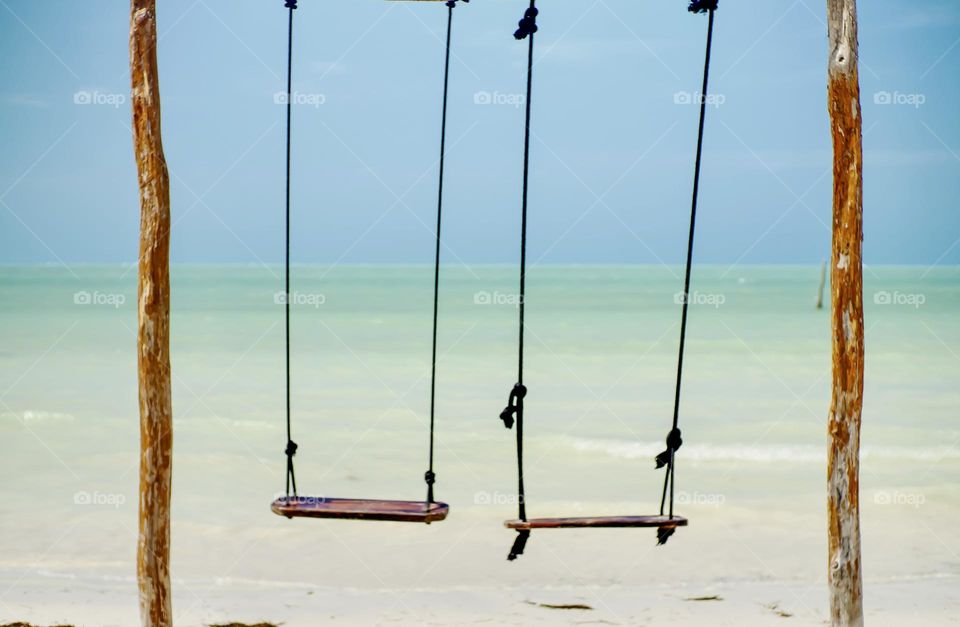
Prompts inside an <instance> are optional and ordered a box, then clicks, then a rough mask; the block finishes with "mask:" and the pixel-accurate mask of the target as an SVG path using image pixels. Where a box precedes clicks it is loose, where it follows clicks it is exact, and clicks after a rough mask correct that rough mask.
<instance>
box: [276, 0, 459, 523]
mask: <svg viewBox="0 0 960 627" xmlns="http://www.w3.org/2000/svg"><path fill="white" fill-rule="evenodd" d="M434 1H442V0H434ZM461 1H462V2H468V1H469V0H446V6H447V43H446V57H445V65H444V77H443V109H442V115H441V122H440V127H441V132H440V160H439V163H440V177H439V192H438V200H437V230H436V238H435V246H436V249H435V263H434V281H433V348H432V358H431V373H430V377H431V378H430V454H429V469H428V470H427V471H426V473H424V480H425V481H426V483H427V497H426V499H425V500H423V501H399V500H386V499H349V498H328V497H314V496H300V495H298V494H297V481H296V476H295V475H294V471H293V458H294V456H295V455H296V453H297V444H296V442H294V441H293V439H292V437H291V424H290V423H291V420H290V418H291V411H290V297H289V296H290V147H291V133H290V129H291V117H292V115H291V113H292V111H291V104H292V102H291V95H292V86H293V70H292V68H293V12H294V10H295V9H296V8H297V0H285V2H284V6H285V7H286V8H287V9H288V18H287V25H288V33H287V145H286V149H287V151H286V157H287V169H286V248H285V251H286V275H285V280H284V285H285V294H286V296H287V298H286V302H285V321H286V403H287V412H286V413H287V446H286V450H285V454H286V457H287V480H286V495H285V496H282V497H280V498H278V499H275V500H274V501H273V503H271V505H270V509H271V511H273V513H275V514H277V515H279V516H284V517H286V518H327V519H339V520H377V521H393V522H414V523H425V524H430V523H432V522H438V521H441V520H444V519H446V517H447V513H448V512H449V511H450V506H449V505H447V504H446V503H440V502H437V501H436V500H435V499H434V495H433V485H434V483H435V482H436V474H435V473H434V471H433V448H434V447H433V443H434V415H435V406H436V402H435V401H436V382H437V321H438V316H437V313H438V302H439V289H440V242H441V240H440V226H441V218H442V215H443V214H442V208H443V173H444V170H443V166H444V157H445V152H446V127H447V92H448V87H449V77H450V35H451V32H452V26H453V9H454V7H456V5H457V2H461Z"/></svg>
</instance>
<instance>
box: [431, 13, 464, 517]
mask: <svg viewBox="0 0 960 627" xmlns="http://www.w3.org/2000/svg"><path fill="white" fill-rule="evenodd" d="M463 1H464V2H469V0H463ZM456 6H457V0H448V1H447V46H446V53H445V57H444V63H443V111H442V113H441V116H440V182H439V185H438V190H437V232H436V236H437V237H436V240H437V241H436V254H435V257H434V264H433V349H432V354H431V358H430V463H429V468H428V470H427V472H426V473H424V475H423V479H424V481H426V482H427V503H433V502H434V500H433V484H434V483H436V481H437V475H436V473H435V472H433V440H434V423H435V421H434V416H435V413H436V399H437V321H438V312H439V306H440V241H441V240H440V226H441V224H442V218H443V166H444V159H445V157H446V146H447V92H448V88H449V86H450V38H451V34H452V33H453V9H454V7H456Z"/></svg>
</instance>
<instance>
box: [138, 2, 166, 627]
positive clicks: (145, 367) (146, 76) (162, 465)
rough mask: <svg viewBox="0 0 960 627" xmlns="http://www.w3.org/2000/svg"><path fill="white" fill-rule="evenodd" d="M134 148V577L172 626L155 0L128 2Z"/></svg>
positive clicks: (161, 626) (147, 608)
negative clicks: (137, 409) (137, 226)
mask: <svg viewBox="0 0 960 627" xmlns="http://www.w3.org/2000/svg"><path fill="white" fill-rule="evenodd" d="M130 76H131V88H132V90H131V105H132V108H133V146H134V154H135V157H136V161H137V174H138V182H139V187H140V268H139V275H138V285H137V375H138V382H139V399H140V534H139V538H138V541H137V583H138V585H139V590H140V621H141V624H142V625H143V627H171V626H172V625H173V604H172V600H171V595H170V485H171V473H172V470H173V459H172V448H173V446H172V445H173V409H172V403H171V391H170V259H169V256H170V255H169V251H170V180H169V175H168V173H167V163H166V160H165V159H164V156H163V144H162V142H161V141H160V85H159V78H158V74H157V15H156V0H131V2H130Z"/></svg>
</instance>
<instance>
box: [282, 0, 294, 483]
mask: <svg viewBox="0 0 960 627" xmlns="http://www.w3.org/2000/svg"><path fill="white" fill-rule="evenodd" d="M283 6H284V7H286V8H287V9H288V16H287V171H286V179H287V180H286V185H287V187H286V212H285V220H284V228H285V236H286V241H285V244H284V275H283V281H284V295H285V298H284V299H283V303H284V305H283V306H284V334H285V347H286V354H285V359H286V375H285V378H286V393H287V446H286V448H285V449H284V454H285V455H286V456H287V487H286V493H287V498H288V499H289V498H290V494H291V488H292V489H293V495H294V496H296V495H297V477H296V475H295V474H294V472H293V457H294V456H295V455H296V454H297V443H296V442H294V441H293V436H292V434H291V426H290V145H291V135H290V129H291V126H292V122H293V119H292V118H293V107H292V105H293V95H292V93H293V12H294V10H295V9H296V8H297V0H285V2H284V5H283Z"/></svg>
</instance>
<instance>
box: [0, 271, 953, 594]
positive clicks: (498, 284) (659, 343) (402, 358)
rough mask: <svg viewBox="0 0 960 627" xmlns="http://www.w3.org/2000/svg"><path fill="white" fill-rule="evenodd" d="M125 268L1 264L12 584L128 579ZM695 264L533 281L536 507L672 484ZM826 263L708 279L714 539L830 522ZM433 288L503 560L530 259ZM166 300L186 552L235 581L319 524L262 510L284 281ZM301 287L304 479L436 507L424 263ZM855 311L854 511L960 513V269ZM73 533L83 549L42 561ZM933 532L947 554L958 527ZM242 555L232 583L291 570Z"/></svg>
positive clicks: (700, 419) (612, 498) (705, 334)
mask: <svg viewBox="0 0 960 627" xmlns="http://www.w3.org/2000/svg"><path fill="white" fill-rule="evenodd" d="M135 272H136V271H135V268H134V269H132V270H131V269H127V268H122V267H84V266H80V267H74V268H73V269H72V270H71V271H68V270H66V269H62V268H54V267H6V268H2V269H0V302H2V310H0V395H2V396H0V401H2V404H0V414H2V421H0V437H2V441H3V454H2V455H0V472H2V476H3V477H4V478H5V480H4V481H3V482H2V484H0V503H2V504H3V505H2V506H0V507H2V509H0V523H2V524H3V525H4V528H5V529H9V530H11V532H10V533H6V534H4V535H3V537H2V539H0V555H2V556H3V557H2V562H0V567H2V568H3V569H13V570H11V571H9V572H13V573H15V572H18V571H17V570H16V569H18V568H21V567H23V565H24V564H35V563H36V562H37V560H38V559H39V558H40V556H44V560H52V563H50V564H48V569H49V570H51V571H55V572H81V571H82V572H88V571H95V572H98V573H106V574H117V575H118V576H119V575H122V574H129V572H130V570H129V568H130V566H129V560H130V555H131V550H132V549H131V539H132V538H133V536H134V534H135V530H136V494H137V488H136V477H137V466H136V464H137V450H138V448H137V447H138V424H137V420H138V417H137V402H136V361H135V329H136V308H135V300H136V296H135V289H136V284H135ZM681 273H682V269H681V268H664V267H593V266H591V267H538V268H535V269H533V270H532V271H531V272H530V275H529V292H528V296H527V316H528V318H527V321H528V331H527V333H528V335H527V339H528V344H527V357H526V359H527V372H526V383H527V386H528V388H529V390H530V392H529V396H528V398H527V423H526V424H527V435H528V451H527V455H528V476H527V487H528V495H529V499H530V507H531V509H532V512H533V513H534V514H542V515H547V514H563V513H572V512H571V511H570V510H571V509H573V510H577V511H582V510H584V509H585V508H594V509H599V510H602V511H608V510H613V509H620V510H624V509H629V510H630V511H636V510H641V513H642V512H647V513H650V512H652V511H653V510H654V508H655V505H656V501H657V498H658V495H659V488H660V482H661V480H662V475H660V474H659V473H657V472H655V471H654V470H653V469H652V463H651V458H652V456H653V455H654V454H655V453H656V452H657V451H658V450H659V449H660V448H661V446H662V444H661V443H662V441H663V438H664V436H665V435H666V433H667V431H668V430H669V426H670V417H671V412H672V402H673V383H674V374H675V367H676V365H675V364H676V349H677V341H678V334H679V317H680V307H679V305H678V304H677V303H676V299H675V296H676V292H677V291H678V289H679V287H680V286H681V284H682V277H681ZM819 274H820V269H819V268H817V267H737V268H734V269H732V270H728V269H727V268H726V267H698V268H697V269H696V271H695V275H694V285H693V289H694V291H695V296H694V298H695V302H694V305H692V306H691V313H690V325H689V335H688V354H687V366H686V376H685V383H684V396H683V404H682V411H681V426H682V427H683V430H684V439H685V445H684V447H683V449H682V451H681V453H680V457H679V461H678V474H677V481H678V485H677V487H678V490H679V491H680V495H681V498H682V499H683V500H684V504H685V505H687V509H688V510H693V512H694V513H695V514H697V513H699V514H702V515H703V516H705V517H707V518H714V519H718V520H720V521H726V522H725V524H733V522H731V521H736V520H742V519H743V518H745V517H746V518H748V517H749V516H751V515H752V514H754V513H756V512H758V511H762V512H766V513H768V514H769V515H770V516H771V518H773V517H781V518H782V519H783V520H785V521H789V520H792V519H793V520H795V519H796V518H795V517H796V516H803V517H804V520H807V521H808V522H811V525H812V530H811V531H810V532H809V533H810V534H811V537H816V538H819V537H820V535H822V534H820V530H821V526H822V523H821V522H820V521H822V508H823V482H824V475H825V470H824V462H825V453H824V451H825V447H826V437H825V422H826V413H827V408H828V405H829V382H830V342H829V324H830V321H829V314H828V312H827V311H825V310H819V311H818V310H817V309H815V308H814V301H815V299H816V291H817V284H818V281H819ZM442 281H443V283H442V287H443V293H442V301H441V304H440V312H441V325H440V330H439V353H440V355H441V358H440V363H439V379H438V395H437V427H438V444H437V472H438V475H439V482H438V484H437V490H438V496H440V497H442V498H443V499H445V500H447V501H449V502H450V503H451V505H452V506H453V509H454V511H455V512H457V516H458V518H457V519H456V520H459V521H461V524H466V523H463V522H462V521H468V522H469V524H470V525H473V526H475V527H476V528H477V529H484V530H486V531H484V532H483V533H482V534H480V537H481V538H482V540H477V542H487V541H488V540H489V542H490V543H492V544H496V546H497V547H498V548H497V549H496V550H497V551H499V550H500V549H499V544H500V543H506V541H507V539H506V538H504V537H503V532H502V531H501V530H500V528H499V522H498V521H499V519H500V518H502V517H503V516H508V515H510V514H511V510H512V505H511V504H512V502H513V501H512V499H513V490H514V485H515V479H514V476H513V473H514V468H515V467H514V457H513V455H514V450H513V433H512V432H507V431H505V430H504V429H503V427H502V424H501V423H500V421H499V420H498V418H497V416H498V414H499V412H500V410H501V409H502V408H503V406H504V404H505V402H506V399H507V394H508V392H509V389H510V387H511V386H512V384H513V383H514V381H515V378H516V335H517V329H516V316H517V308H516V296H515V292H516V275H515V270H514V269H512V268H505V267H489V266H487V267H484V266H480V267H473V268H467V267H463V266H458V267H450V268H448V269H445V270H444V272H443V275H442ZM172 286H173V314H172V331H173V346H172V359H173V372H174V410H175V416H176V419H175V464H176V470H175V500H174V520H175V527H174V529H175V550H181V551H183V552H184V553H183V555H182V557H181V561H180V562H179V563H180V564H182V565H183V569H184V570H186V571H187V574H184V575H183V576H187V575H189V574H191V573H193V574H198V573H205V572H208V571H210V572H218V571H216V568H215V567H214V566H213V565H212V564H219V563H220V562H218V561H217V559H215V558H214V557H213V554H214V553H216V554H218V555H219V549H216V550H215V549H214V548H213V547H216V546H220V544H219V543H221V542H222V543H224V544H223V546H233V545H232V544H231V543H239V542H241V540H242V539H244V538H247V537H248V536H249V534H251V533H254V531H256V530H259V531H262V533H263V534H264V535H265V536H267V537H272V538H274V540H276V541H277V542H279V538H280V536H279V535H277V536H274V535H272V534H285V533H292V534H296V533H306V532H305V531H301V529H302V528H300V527H297V528H296V531H288V530H289V529H291V527H290V526H289V525H288V526H286V527H278V525H279V524H280V523H281V522H282V521H279V520H274V519H273V518H272V517H271V516H270V514H269V513H268V512H267V511H266V504H267V503H268V502H269V500H270V499H271V498H272V497H273V496H274V494H275V493H277V492H278V491H279V490H281V489H282V487H283V462H284V459H283V455H282V450H283V446H284V442H285V435H284V431H283V415H284V414H283V411H284V404H283V402H284V396H283V307H282V306H281V305H279V304H278V303H277V302H276V293H277V290H278V289H280V288H281V287H282V269H280V268H265V267H254V266H249V267H240V266H236V267H208V266H207V267H176V268H175V269H174V272H173V279H172ZM293 290H294V292H295V296H294V298H295V300H296V302H295V304H294V305H293V308H292V309H293V337H294V349H293V356H292V362H293V365H292V367H293V406H294V413H295V417H294V439H295V440H296V441H297V442H298V443H299V444H300V454H299V455H298V457H297V475H298V479H299V485H300V487H301V492H306V493H319V494H327V495H336V496H379V497H383V496H389V497H393V498H412V499H416V498H422V495H423V493H424V487H423V483H422V475H423V471H424V470H425V469H426V455H427V451H426V444H427V432H426V421H427V416H428V409H429V408H428V400H429V366H430V361H429V360H430V333H431V327H430V323H431V319H430V315H431V308H432V303H431V298H432V269H431V268H428V267H342V268H334V269H328V268H322V267H297V268H296V269H295V273H294V279H293ZM88 301H89V302H88ZM865 301H866V343H867V372H866V393H865V407H864V425H863V450H864V461H863V494H864V496H863V499H864V502H865V508H869V510H865V523H864V524H865V529H867V530H868V531H870V530H874V531H871V533H875V534H876V538H877V540H876V541H877V542H878V543H880V544H885V543H887V542H889V541H890V540H889V539H888V538H887V534H892V533H894V531H893V530H894V529H899V528H900V527H898V526H897V525H901V524H902V525H904V528H908V526H909V525H908V523H909V522H910V520H911V519H912V517H913V516H916V515H920V514H922V515H923V516H924V517H926V516H930V515H934V514H936V515H942V514H948V515H950V516H954V517H955V516H956V514H957V512H958V511H960V494H958V491H957V490H956V488H955V486H956V485H957V482H958V480H960V448H958V443H960V386H958V384H957V382H958V380H960V315H958V314H960V270H958V269H956V268H935V269H931V270H927V269H925V268H887V267H883V268H870V269H868V271H867V272H866V276H865ZM887 301H889V304H888V303H887ZM37 495H41V496H39V497H38V496H37ZM78 495H79V496H78ZM85 495H86V496H85ZM85 499H86V500H88V501H90V503H89V504H87V503H86V501H85ZM12 503H22V504H23V505H18V506H16V507H14V506H12V505H11V504H12ZM24 509H26V510H28V512H29V514H30V515H29V516H25V515H24V514H25V511H24ZM771 512H772V514H770V513H771ZM867 513H869V514H870V516H869V517H867ZM224 516H226V519H224ZM725 516H729V517H730V518H729V520H728V519H726V518H724V517H725ZM445 524H446V523H445ZM456 524H457V523H455V522H454V519H453V518H452V519H451V522H450V525H453V526H452V527H451V528H452V529H457V527H456V526H455V525H456ZM785 524H786V525H787V526H788V527H789V525H790V523H789V522H787V523H785ZM67 525H74V526H75V527H69V528H70V529H73V531H71V532H70V534H71V535H70V536H69V537H70V538H73V540H71V541H70V542H69V543H68V546H61V547H59V548H58V550H57V551H56V552H55V553H56V557H55V558H54V557H50V556H49V555H48V553H47V550H48V549H49V547H50V545H51V543H52V542H53V541H54V540H56V539H57V538H58V537H59V536H60V535H61V534H63V533H64V531H65V526H67ZM871 525H876V527H872V526H871ZM314 529H315V528H314ZM703 529H704V528H702V527H701V528H699V530H698V531H697V533H708V531H709V530H703ZM357 533H368V532H366V531H362V532H357ZM369 533H373V532H372V531H371V532H369ZM478 533H479V532H478ZM690 533H691V534H693V533H694V531H693V528H692V527H691V532H690ZM770 533H771V534H774V531H772V530H771V531H770ZM774 535H775V534H774ZM258 537H259V536H258ZM314 541H317V542H318V543H319V544H318V550H319V547H323V546H325V545H324V543H323V540H322V538H321V539H319V540H318V539H317V538H315V537H314ZM944 541H945V542H946V543H947V544H948V545H949V546H951V547H954V548H953V549H951V550H952V551H954V552H955V551H956V550H957V548H956V541H957V537H956V534H954V535H945V536H944ZM269 544H271V541H270V540H268V541H266V545H269ZM484 546H485V545H484ZM772 546H773V547H774V548H770V549H769V550H770V551H773V552H774V553H776V548H775V546H776V545H775V543H774V544H773V545H772ZM94 547H95V549H94ZM221 548H222V546H221ZM327 548H329V547H327ZM394 548H395V549H396V550H397V551H401V550H402V547H394ZM504 548H505V547H504ZM237 550H238V551H239V550H240V549H239V548H238V549H237ZM756 550H757V551H758V552H760V553H761V554H763V553H762V551H763V550H764V549H763V548H762V547H758V548H757V549H756ZM930 551H933V548H930ZM763 555H764V557H765V558H767V559H769V561H770V562H771V563H775V561H776V557H774V556H770V557H767V556H766V555H765V554H763ZM949 555H950V554H949V552H947V553H943V552H942V551H941V555H940V557H939V558H937V559H939V560H940V562H939V564H940V565H939V566H931V565H930V563H929V561H927V562H923V560H924V559H926V558H924V557H923V556H922V555H921V556H915V559H916V560H918V561H917V564H918V565H917V566H916V568H913V567H907V566H904V563H905V562H904V561H903V560H901V561H900V565H899V566H897V567H894V566H891V567H890V568H891V569H895V568H901V569H903V568H906V569H907V571H909V572H912V570H920V571H924V572H926V570H930V569H933V570H937V571H947V572H960V568H958V562H960V560H956V559H954V558H952V557H950V556H949ZM251 559H253V562H252V563H246V562H245V563H244V564H242V565H241V566H239V567H238V569H239V572H238V573H236V574H237V576H239V574H240V573H246V574H247V575H249V576H251V577H272V578H276V579H289V578H290V577H291V575H290V574H289V573H287V574H285V575H284V576H280V575H278V574H277V573H276V572H273V571H271V567H270V565H269V564H267V563H266V561H265V560H261V561H257V559H256V558H251ZM944 560H947V561H944ZM821 561H822V560H821V558H820V557H819V556H817V557H816V560H812V561H811V562H810V563H811V564H815V565H816V569H819V567H820V563H821ZM921 562H923V563H922V565H920V564H921ZM911 563H912V562H911ZM810 568H811V569H813V568H814V567H813V566H810ZM911 569H912V570H911ZM35 570H36V569H35ZM41 570H42V569H41ZM4 572H7V571H4ZM811 572H813V574H815V575H816V576H819V570H812V571H811ZM891 572H900V571H894V570H891ZM197 576H200V575H199V574H198V575H197ZM811 576H813V575H811ZM11 577H12V575H11ZM293 577H295V578H302V579H305V580H310V577H311V576H310V575H309V573H307V572H303V573H299V574H296V575H293Z"/></svg>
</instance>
